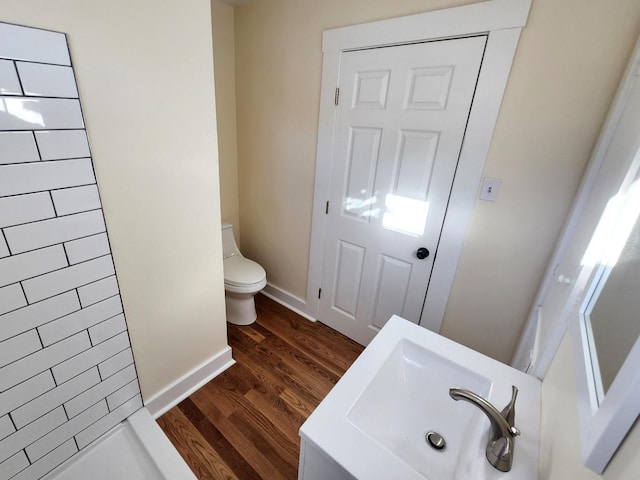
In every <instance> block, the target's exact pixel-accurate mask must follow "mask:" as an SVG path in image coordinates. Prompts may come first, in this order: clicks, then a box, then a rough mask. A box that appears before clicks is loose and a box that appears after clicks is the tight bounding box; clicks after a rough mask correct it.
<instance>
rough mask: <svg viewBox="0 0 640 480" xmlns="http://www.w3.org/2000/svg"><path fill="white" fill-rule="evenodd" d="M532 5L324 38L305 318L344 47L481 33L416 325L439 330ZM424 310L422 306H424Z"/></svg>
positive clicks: (504, 4)
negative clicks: (483, 39)
mask: <svg viewBox="0 0 640 480" xmlns="http://www.w3.org/2000/svg"><path fill="white" fill-rule="evenodd" d="M530 7H531V0H490V1H486V2H481V3H475V4H471V5H466V6H462V7H455V8H449V9H446V10H437V11H433V12H426V13H421V14H417V15H410V16H405V17H399V18H393V19H389V20H382V21H377V22H371V23H364V24H360V25H354V26H350V27H343V28H336V29H332V30H327V31H325V32H324V33H323V38H322V51H323V65H322V87H321V93H320V118H319V125H318V146H317V153H316V176H315V190H314V196H313V215H312V226H311V245H310V251H309V273H308V277H307V301H306V313H307V314H308V315H310V316H311V317H313V318H318V310H319V305H320V302H319V298H318V292H319V289H320V285H321V282H322V274H323V272H322V264H323V257H324V237H325V229H326V213H325V208H326V202H327V200H328V198H329V188H330V185H331V183H330V181H331V178H330V176H331V156H332V151H333V142H334V123H335V112H336V110H335V102H334V98H335V91H336V87H337V85H338V80H339V74H340V61H341V58H342V54H343V52H345V51H348V50H356V49H366V48H375V47H384V46H392V45H403V44H409V43H415V42H425V41H432V40H443V39H447V38H456V37H464V36H470V35H478V34H482V35H487V45H486V49H485V54H484V58H483V62H482V66H481V68H480V75H479V77H478V84H477V87H476V94H475V95H474V99H473V103H472V105H471V111H470V114H469V121H468V124H467V129H466V133H465V137H464V141H463V145H462V149H461V152H460V158H459V161H458V168H457V170H456V174H455V177H454V181H453V186H452V190H451V196H450V199H449V205H448V208H447V213H446V216H445V219H444V225H443V229H442V233H441V237H440V242H439V245H438V251H437V256H436V259H435V262H434V265H433V270H432V277H433V276H434V275H435V276H437V278H438V283H437V284H434V285H431V286H429V288H428V291H427V298H426V302H425V308H424V309H423V311H422V315H421V317H420V322H419V324H420V325H422V326H424V327H426V328H429V329H430V330H433V331H435V332H439V331H440V327H441V325H442V320H443V318H444V312H445V309H446V306H447V301H448V298H449V292H450V290H451V286H452V285H453V280H454V277H455V272H456V268H457V265H458V258H459V256H460V252H461V250H462V245H463V242H464V236H465V232H466V228H467V224H468V222H469V219H470V217H471V212H472V209H473V205H474V203H475V199H476V195H477V193H478V186H479V184H480V180H481V178H482V172H483V169H484V163H485V160H486V157H487V153H488V151H489V145H490V143H491V138H492V135H493V131H494V127H495V124H496V121H497V118H498V112H499V110H500V103H501V102H502V97H503V95H504V91H505V88H506V84H507V79H508V76H509V72H510V70H511V65H512V63H513V58H514V55H515V50H516V47H517V45H518V40H519V38H520V32H521V30H522V28H523V27H524V26H525V25H526V22H527V17H528V15H529V9H530ZM427 307H428V308H427Z"/></svg>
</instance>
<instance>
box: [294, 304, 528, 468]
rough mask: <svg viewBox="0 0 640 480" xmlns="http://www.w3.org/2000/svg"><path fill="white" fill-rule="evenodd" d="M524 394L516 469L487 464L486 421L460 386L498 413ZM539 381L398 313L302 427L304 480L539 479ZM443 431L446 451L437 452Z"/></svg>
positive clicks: (519, 405)
mask: <svg viewBox="0 0 640 480" xmlns="http://www.w3.org/2000/svg"><path fill="white" fill-rule="evenodd" d="M511 385H516V386H518V388H519V390H520V392H519V395H518V401H517V403H516V420H515V424H516V427H518V428H519V429H520V430H521V432H522V434H521V435H520V436H519V437H517V440H516V442H515V454H514V460H513V466H512V469H511V471H510V472H507V473H505V472H500V471H498V470H496V469H495V468H493V467H492V466H491V465H489V463H488V461H487V460H486V458H485V447H486V442H487V437H488V431H489V428H490V425H489V421H488V419H487V418H486V416H485V415H484V414H483V413H482V412H481V411H480V410H479V409H478V408H476V407H475V406H473V405H471V404H469V403H467V402H456V401H454V400H452V399H451V397H450V396H449V388H451V387H462V388H466V389H468V390H471V391H473V392H475V393H477V394H478V395H481V396H482V397H484V398H486V399H487V400H488V401H489V402H491V403H493V405H495V406H496V408H498V409H499V410H501V409H502V408H503V407H504V406H505V405H506V404H507V403H508V402H509V400H510V398H511ZM539 425H540V381H539V380H537V379H536V378H534V377H531V376H529V375H526V374H524V373H522V372H520V371H517V370H515V369H513V368H511V367H509V366H507V365H504V364H502V363H500V362H497V361H496V360H493V359H491V358H489V357H486V356H484V355H482V354H480V353H478V352H475V351H473V350H471V349H469V348H466V347H464V346H462V345H460V344H457V343H455V342H453V341H451V340H448V339H446V338H444V337H442V336H440V335H438V334H435V333H433V332H431V331H429V330H426V329H424V328H422V327H419V326H417V325H415V324H413V323H411V322H408V321H406V320H404V319H402V318H400V317H398V316H393V317H392V318H391V319H390V320H389V321H388V322H387V324H386V325H385V327H384V328H383V329H382V330H381V331H380V333H378V335H377V336H376V337H375V338H374V340H373V341H372V342H371V343H370V344H369V346H368V347H367V348H366V349H365V350H364V352H363V353H362V354H361V355H360V357H359V358H358V359H357V360H356V361H355V362H354V364H353V365H352V366H351V368H349V370H348V371H347V372H346V373H345V375H344V376H343V377H342V379H341V380H340V381H339V382H338V383H337V384H336V385H335V387H334V388H333V389H332V390H331V392H329V394H328V395H327V397H326V398H325V399H324V400H323V401H322V402H321V403H320V405H319V406H318V407H317V408H316V410H315V411H314V412H313V413H312V414H311V416H310V417H309V418H308V419H307V421H306V422H305V423H304V424H303V425H302V427H301V428H300V436H301V451H300V471H299V479H305V480H307V479H308V480H314V479H316V478H317V479H326V478H331V479H332V480H339V479H354V478H356V479H366V480H376V479H379V480H388V479H390V478H398V479H400V478H401V479H403V480H411V479H416V480H418V479H428V480H461V479H470V478H473V479H474V480H497V479H517V480H535V479H537V464H538V442H539ZM431 431H433V432H436V433H438V434H439V435H440V436H441V437H442V438H444V440H445V442H446V448H444V449H442V450H437V449H435V448H433V447H432V446H430V445H429V444H428V443H427V442H426V440H425V435H426V434H427V433H428V432H431Z"/></svg>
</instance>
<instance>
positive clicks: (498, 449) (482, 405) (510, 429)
mask: <svg viewBox="0 0 640 480" xmlns="http://www.w3.org/2000/svg"><path fill="white" fill-rule="evenodd" d="M511 392H512V393H511V401H510V402H509V404H508V405H507V406H506V407H505V408H504V409H503V410H502V412H500V411H499V410H498V409H497V408H496V407H494V406H493V405H492V404H491V403H489V402H488V401H487V400H485V399H484V398H482V397H481V396H480V395H478V394H476V393H473V392H471V391H469V390H466V389H464V388H450V389H449V396H450V397H451V398H453V399H454V400H456V401H458V400H464V401H466V402H469V403H471V404H472V405H475V406H476V407H478V408H479V409H480V410H481V411H482V412H483V413H484V414H485V415H486V416H487V418H488V419H489V422H490V423H491V431H490V432H489V440H488V441H487V449H486V455H487V460H488V461H489V463H490V464H491V465H492V466H493V467H495V468H496V469H498V470H500V471H502V472H508V471H509V470H511V465H512V464H513V449H514V446H515V437H516V436H518V435H520V430H518V429H517V428H516V427H515V426H514V420H515V403H516V397H517V396H518V388H517V387H516V386H515V385H514V386H513V387H512V391H511Z"/></svg>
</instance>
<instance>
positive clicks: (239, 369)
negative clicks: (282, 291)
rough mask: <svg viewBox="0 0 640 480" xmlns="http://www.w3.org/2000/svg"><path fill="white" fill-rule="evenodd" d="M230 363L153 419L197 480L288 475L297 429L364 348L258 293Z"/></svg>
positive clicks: (232, 330) (232, 335)
mask: <svg viewBox="0 0 640 480" xmlns="http://www.w3.org/2000/svg"><path fill="white" fill-rule="evenodd" d="M256 308H257V310H258V320H257V321H256V323H254V324H252V325H249V326H243V327H239V326H235V325H229V324H228V329H227V331H228V337H229V345H230V346H231V348H232V350H233V357H234V358H235V360H236V362H237V363H236V364H235V365H233V366H232V367H231V368H229V369H228V370H226V371H225V372H224V373H223V374H221V375H219V376H218V377H216V378H215V379H213V380H212V381H211V382H209V383H208V384H207V385H205V386H204V387H203V388H201V389H200V390H198V391H197V392H195V393H194V394H193V395H191V396H190V397H189V398H187V399H186V400H184V401H183V402H181V403H180V404H178V405H177V406H175V407H174V408H172V409H171V410H169V411H168V412H167V413H165V414H164V415H163V416H161V417H160V418H159V419H158V423H159V425H160V427H161V428H162V429H163V430H164V432H165V433H166V434H167V436H168V437H169V439H170V440H171V442H172V443H173V444H174V445H175V447H176V448H177V449H178V451H179V452H180V454H181V455H182V457H183V458H184V459H185V460H186V462H187V463H188V464H189V466H190V467H191V469H192V470H193V472H194V473H195V475H196V476H197V477H198V478H199V479H239V480H244V479H261V478H262V479H269V480H276V479H289V480H291V479H295V478H297V471H298V455H299V450H300V439H299V437H298V429H299V428H300V425H302V423H303V422H304V420H305V419H306V418H307V417H308V416H309V414H310V413H311V412H312V411H313V409H314V408H315V407H316V406H317V405H318V404H319V403H320V401H321V400H322V399H323V398H324V396H325V395H326V394H327V393H328V392H329V390H330V389H331V387H333V385H334V384H335V383H336V382H337V381H338V379H339V378H340V377H341V376H342V375H343V374H344V372H345V371H346V370H347V368H349V366H350V365H351V364H352V363H353V361H354V360H355V359H356V358H357V357H358V355H360V353H361V352H362V350H363V347H362V346H360V345H359V344H357V343H355V342H354V341H352V340H350V339H348V338H347V337H345V336H343V335H341V334H339V333H338V332H336V331H335V330H332V329H330V328H329V327H327V326H325V325H323V324H321V323H319V322H316V323H313V322H310V321H308V320H306V319H304V318H302V317H300V316H299V315H297V314H295V313H293V312H291V311H290V310H288V309H286V308H284V307H283V306H281V305H279V304H278V303H276V302H274V301H272V300H270V299H268V298H267V297H265V296H263V295H260V294H259V295H257V296H256Z"/></svg>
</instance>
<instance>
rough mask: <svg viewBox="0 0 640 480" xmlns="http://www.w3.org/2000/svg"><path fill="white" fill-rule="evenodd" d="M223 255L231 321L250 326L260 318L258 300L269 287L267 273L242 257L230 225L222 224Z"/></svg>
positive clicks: (226, 299)
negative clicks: (264, 289)
mask: <svg viewBox="0 0 640 480" xmlns="http://www.w3.org/2000/svg"><path fill="white" fill-rule="evenodd" d="M222 252H223V258H224V260H223V265H224V301H225V305H226V307H227V322H229V323H233V324H234V325H250V324H252V323H253V322H255V321H256V318H257V314H256V305H255V300H254V297H255V295H256V293H258V292H259V291H260V290H262V289H263V288H264V287H265V285H266V284H267V274H266V273H265V271H264V268H262V267H261V266H260V265H259V264H257V263H256V262H254V261H253V260H249V259H248V258H245V257H243V256H242V253H240V250H239V249H238V245H237V244H236V240H235V237H234V235H233V227H232V226H231V225H230V224H228V223H225V224H223V225H222Z"/></svg>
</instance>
